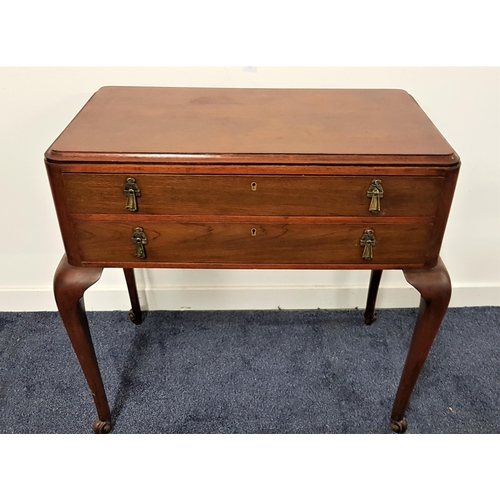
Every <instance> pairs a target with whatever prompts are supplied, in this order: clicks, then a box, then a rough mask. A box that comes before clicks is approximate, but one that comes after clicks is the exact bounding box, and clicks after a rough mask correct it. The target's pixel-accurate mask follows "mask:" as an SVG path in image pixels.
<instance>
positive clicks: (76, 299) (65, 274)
mask: <svg viewBox="0 0 500 500" xmlns="http://www.w3.org/2000/svg"><path fill="white" fill-rule="evenodd" d="M101 274H102V269H101V268H92V267H86V268H85V267H75V266H72V265H70V264H69V263H68V260H67V258H66V255H64V256H63V258H62V259H61V262H60V263H59V266H58V268H57V270H56V273H55V276H54V295H55V298H56V303H57V307H58V309H59V314H60V315H61V318H62V321H63V323H64V326H65V327H66V331H67V332H68V336H69V338H70V340H71V344H72V346H73V349H74V351H75V354H76V356H77V358H78V361H79V362H80V366H81V367H82V370H83V374H84V375H85V378H86V380H87V383H88V385H89V388H90V392H91V394H92V396H93V398H94V403H95V405H96V409H97V415H98V417H99V418H98V419H97V420H96V422H95V424H94V432H96V433H99V434H106V433H108V432H110V431H111V413H110V411H109V405H108V400H107V398H106V393H105V391H104V385H103V383H102V378H101V373H100V371H99V366H98V364H97V358H96V355H95V350H94V345H93V343H92V338H91V336H90V331H89V325H88V321H87V315H86V313H85V304H84V301H83V294H84V293H85V291H86V290H87V289H88V288H89V287H90V286H91V285H93V284H94V283H95V282H96V281H97V280H98V279H99V278H100V277H101Z"/></svg>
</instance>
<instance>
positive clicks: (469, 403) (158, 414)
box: [0, 307, 500, 434]
mask: <svg viewBox="0 0 500 500" xmlns="http://www.w3.org/2000/svg"><path fill="white" fill-rule="evenodd" d="M88 316H89V324H90V329H91V332H92V336H93V338H94V344H95V348H96V352H97V357H98V360H99V363H100V367H101V372H102V375H103V380H104V385H105V387H106V391H107V394H108V399H109V402H110V406H111V409H112V415H113V419H114V421H115V427H114V431H113V432H114V433H116V434H131V433H164V434H172V433H190V434H200V433H218V434H226V433H239V434H255V433H258V434H266V433H273V434H291V433H297V434H311V433H315V434H326V433H333V434H355V433H370V434H386V433H391V431H390V429H389V417H390V413H391V409H392V403H393V400H394V396H395V393H396V389H397V386H398V383H399V377H400V374H401V370H402V367H403V363H404V360H405V357H406V352H407V349H408V346H409V343H410V337H411V334H412V332H413V327H414V324H415V320H416V316H417V310H416V309H398V310H396V309H392V310H389V309H385V310H380V311H379V313H378V319H377V321H376V322H375V323H374V324H373V325H371V326H366V325H365V324H364V322H363V313H362V311H359V310H349V311H332V310H307V311H281V310H280V311H190V312H178V311H153V312H149V313H148V314H147V317H146V319H145V321H144V323H143V324H142V325H140V326H135V325H133V324H132V323H131V322H130V321H129V320H128V317H127V313H125V312H122V311H113V312H92V313H89V314H88ZM499 324H500V308H499V307H472V308H456V309H450V310H449V311H448V313H447V316H446V317H445V320H444V322H443V325H442V327H441V330H440V333H439V335H438V337H437V339H436V341H435V343H434V346H433V348H432V350H431V353H430V354H429V358H428V360H427V362H426V364H425V366H424V369H423V371H422V374H421V376H420V378H419V381H418V383H417V386H416V388H415V391H414V393H413V396H412V399H411V402H410V406H409V409H408V411H407V414H406V416H407V419H408V423H409V426H408V431H407V433H408V434H411V433H414V434H427V433H432V434H436V433H441V434H450V433H460V434H467V433H476V434H488V433H490V434H491V433H499V431H500V400H499V394H500V362H499V360H500V334H499V327H498V325H499ZM95 418H96V412H95V408H94V405H93V401H92V398H91V395H90V392H89V390H88V387H87V385H86V382H85V380H84V377H83V374H82V372H81V369H80V367H79V364H78V362H77V359H76V356H75V354H74V352H73V350H72V348H71V345H70V342H69V339H68V337H67V335H66V332H65V330H64V327H63V325H62V322H61V320H60V318H59V315H58V314H57V313H55V312H39V313H0V432H1V433H4V434H8V433H18V434H34V433H43V434H50V433H58V434H60V433H71V434H75V433H89V432H91V429H92V423H93V421H94V419H95Z"/></svg>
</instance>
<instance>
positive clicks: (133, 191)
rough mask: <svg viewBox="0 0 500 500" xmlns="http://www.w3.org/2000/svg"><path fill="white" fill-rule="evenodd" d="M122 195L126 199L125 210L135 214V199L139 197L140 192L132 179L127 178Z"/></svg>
mask: <svg viewBox="0 0 500 500" xmlns="http://www.w3.org/2000/svg"><path fill="white" fill-rule="evenodd" d="M123 194H124V195H125V196H126V197H127V203H126V204H125V208H126V209H127V210H128V211H129V212H137V198H138V197H139V196H141V190H140V189H139V188H138V187H137V183H136V182H135V179H134V178H133V177H127V180H126V181H125V188H124V189H123Z"/></svg>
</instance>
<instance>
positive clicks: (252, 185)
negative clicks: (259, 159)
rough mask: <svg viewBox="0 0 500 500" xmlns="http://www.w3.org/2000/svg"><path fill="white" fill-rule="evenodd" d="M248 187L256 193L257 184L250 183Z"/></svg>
mask: <svg viewBox="0 0 500 500" xmlns="http://www.w3.org/2000/svg"><path fill="white" fill-rule="evenodd" d="M250 186H251V187H252V191H257V183H256V182H252V184H250Z"/></svg>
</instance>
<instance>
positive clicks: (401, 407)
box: [391, 259, 451, 433]
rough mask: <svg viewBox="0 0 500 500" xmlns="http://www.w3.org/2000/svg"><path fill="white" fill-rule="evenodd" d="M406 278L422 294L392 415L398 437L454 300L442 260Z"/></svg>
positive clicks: (408, 273) (411, 273)
mask: <svg viewBox="0 0 500 500" xmlns="http://www.w3.org/2000/svg"><path fill="white" fill-rule="evenodd" d="M404 276H405V278H406V281H408V283H410V285H412V286H413V287H415V288H416V289H417V290H418V291H419V292H420V295H421V298H420V309H419V312H418V317H417V322H416V325H415V331H414V333H413V338H412V340H411V344H410V349H409V351H408V356H407V358H406V362H405V365H404V368H403V374H402V375H401V381H400V383H399V388H398V392H397V394H396V399H395V401H394V406H393V408H392V414H391V429H392V430H393V431H394V432H399V433H402V432H405V431H406V426H407V423H406V418H405V412H406V409H407V407H408V403H409V402H410V397H411V394H412V392H413V389H414V387H415V384H416V382H417V379H418V376H419V375H420V371H421V370H422V367H423V365H424V363H425V360H426V359H427V355H428V354H429V351H430V349H431V347H432V344H433V342H434V339H435V338H436V335H437V333H438V330H439V327H440V326H441V323H442V321H443V318H444V316H445V314H446V311H447V309H448V304H449V302H450V298H451V281H450V277H449V275H448V271H447V270H446V267H445V266H444V264H443V261H442V260H441V259H439V261H438V264H437V266H436V267H434V268H432V269H428V270H417V271H412V270H409V271H404Z"/></svg>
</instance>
